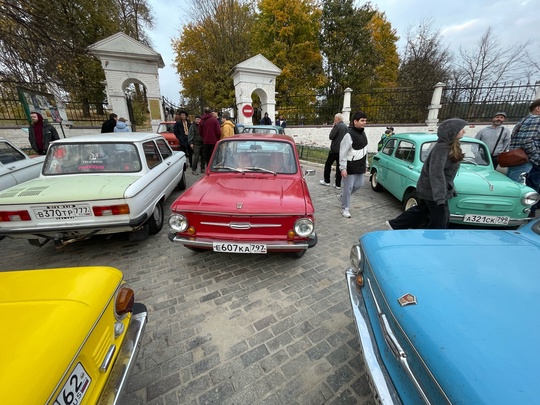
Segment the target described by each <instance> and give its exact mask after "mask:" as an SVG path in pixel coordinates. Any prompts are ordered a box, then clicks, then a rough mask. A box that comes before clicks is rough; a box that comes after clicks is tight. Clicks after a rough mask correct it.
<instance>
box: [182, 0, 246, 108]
mask: <svg viewBox="0 0 540 405" xmlns="http://www.w3.org/2000/svg"><path fill="white" fill-rule="evenodd" d="M190 14H191V15H192V16H193V21H192V22H190V23H188V24H186V25H185V26H184V27H183V29H182V32H181V33H180V36H179V38H176V39H174V40H173V44H172V45H173V48H174V50H175V53H176V57H175V66H176V69H177V72H178V74H179V75H180V81H181V83H182V87H183V90H182V96H183V98H184V100H186V101H187V102H188V103H191V104H192V105H197V104H198V105H200V106H201V107H202V106H204V105H212V106H218V107H230V106H234V105H235V102H234V85H233V82H232V78H231V77H230V71H231V69H232V68H233V67H234V66H236V65H237V64H238V63H240V62H242V61H244V60H245V59H247V58H248V57H250V56H252V55H251V41H250V37H251V29H252V24H253V10H252V8H251V6H250V4H249V3H248V2H245V3H244V2H241V1H238V0H201V1H197V2H194V3H193V4H192V10H191V13H190Z"/></svg>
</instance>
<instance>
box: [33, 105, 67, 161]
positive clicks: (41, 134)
mask: <svg viewBox="0 0 540 405" xmlns="http://www.w3.org/2000/svg"><path fill="white" fill-rule="evenodd" d="M30 121H31V122H30V126H29V127H28V142H30V146H32V149H34V150H35V151H36V153H37V154H39V155H45V154H46V153H47V149H49V144H50V143H51V142H52V141H56V140H58V139H60V137H59V136H58V132H57V131H56V128H55V127H53V126H52V125H51V124H49V123H48V122H47V120H44V119H43V116H42V115H41V114H40V113H37V112H35V111H34V112H31V113H30Z"/></svg>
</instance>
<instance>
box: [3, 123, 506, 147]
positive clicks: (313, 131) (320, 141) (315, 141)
mask: <svg viewBox="0 0 540 405" xmlns="http://www.w3.org/2000/svg"><path fill="white" fill-rule="evenodd" d="M487 125H489V123H484V124H477V125H470V126H469V127H467V128H465V136H470V137H474V136H475V135H476V133H477V132H478V131H479V130H480V129H482V128H484V127H485V126H487ZM514 126H515V125H514V124H509V125H506V127H508V128H509V129H510V131H512V129H513V128H514ZM55 127H56V129H57V131H58V134H59V135H60V137H61V138H62V137H63V134H62V130H61V129H60V126H59V125H55ZM25 129H26V128H24V129H23V128H16V127H9V128H7V127H5V128H2V127H0V138H7V139H9V140H10V141H12V142H13V143H14V144H16V145H17V146H19V147H21V148H26V147H28V148H29V147H30V143H29V142H28V132H26V131H25ZM63 129H64V133H65V135H66V137H68V138H69V137H72V136H79V135H86V134H96V133H99V132H100V130H101V128H85V129H71V128H68V127H65V126H64V127H63ZM331 129H332V127H331V126H327V125H325V126H307V125H306V126H291V127H287V128H286V129H285V132H286V133H287V134H288V135H290V136H292V137H293V138H294V140H295V141H296V143H298V144H303V145H308V146H320V147H330V140H329V139H328V134H329V133H330V130H331ZM385 130H386V127H385V126H369V125H368V126H367V127H366V133H367V136H368V140H369V144H368V149H369V152H376V151H377V143H378V142H379V139H380V138H381V135H382V134H383V133H384V131H385ZM394 131H395V132H396V133H404V132H431V133H435V131H434V130H433V131H429V128H428V127H427V126H425V125H420V126H397V125H394ZM104 136H111V137H114V133H110V134H104Z"/></svg>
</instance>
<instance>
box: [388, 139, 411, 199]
mask: <svg viewBox="0 0 540 405" xmlns="http://www.w3.org/2000/svg"><path fill="white" fill-rule="evenodd" d="M415 158H416V144H415V143H414V142H413V141H410V140H399V141H398V142H397V146H396V148H395V149H394V154H393V156H392V157H391V158H390V159H388V165H387V171H388V173H387V176H388V178H387V179H386V181H385V183H384V187H385V188H386V189H387V190H388V191H389V192H391V193H392V194H393V195H394V196H396V197H397V198H398V199H399V200H401V199H402V198H403V194H404V192H405V190H406V189H407V187H409V186H410V185H414V187H416V182H417V180H418V176H419V174H420V173H419V171H418V169H417V167H416V166H417V165H415V160H416V159H415Z"/></svg>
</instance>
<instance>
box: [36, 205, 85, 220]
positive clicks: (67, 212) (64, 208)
mask: <svg viewBox="0 0 540 405" xmlns="http://www.w3.org/2000/svg"><path fill="white" fill-rule="evenodd" d="M91 215H92V211H91V210H90V206H88V205H83V204H71V205H47V206H44V207H36V208H34V216H35V217H36V218H37V219H69V218H76V217H89V216H91Z"/></svg>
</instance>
